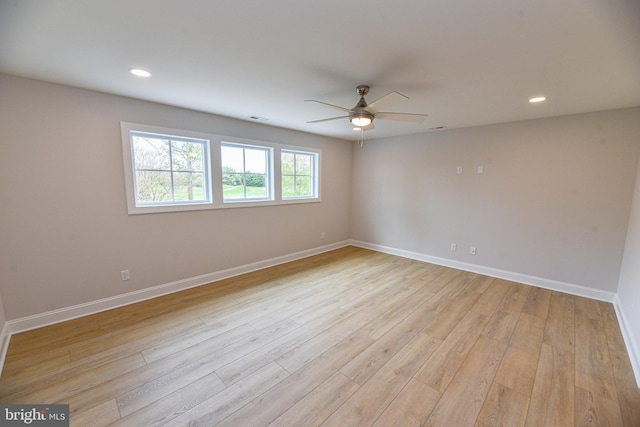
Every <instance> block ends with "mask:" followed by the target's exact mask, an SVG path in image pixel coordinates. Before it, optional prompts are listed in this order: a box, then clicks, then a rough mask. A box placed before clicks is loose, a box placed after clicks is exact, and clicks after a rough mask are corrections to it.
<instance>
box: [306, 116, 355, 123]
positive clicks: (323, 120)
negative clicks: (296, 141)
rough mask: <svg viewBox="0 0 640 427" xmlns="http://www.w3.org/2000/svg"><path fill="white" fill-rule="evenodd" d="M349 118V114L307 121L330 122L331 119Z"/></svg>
mask: <svg viewBox="0 0 640 427" xmlns="http://www.w3.org/2000/svg"><path fill="white" fill-rule="evenodd" d="M347 118H349V116H340V117H330V118H328V119H320V120H311V121H310V122H307V123H321V122H328V121H330V120H338V119H347Z"/></svg>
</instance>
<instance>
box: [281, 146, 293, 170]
mask: <svg viewBox="0 0 640 427" xmlns="http://www.w3.org/2000/svg"><path fill="white" fill-rule="evenodd" d="M293 159H294V154H293V153H288V152H285V151H283V152H282V155H281V156H280V163H281V164H282V175H293V172H294V163H293Z"/></svg>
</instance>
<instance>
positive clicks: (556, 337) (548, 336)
mask: <svg viewBox="0 0 640 427" xmlns="http://www.w3.org/2000/svg"><path fill="white" fill-rule="evenodd" d="M544 343H545V344H550V345H553V346H555V347H559V348H562V349H564V350H567V351H574V345H575V307H574V297H573V296H571V295H566V294H561V293H559V292H553V293H552V294H551V299H550V301H549V313H548V315H547V324H546V326H545V331H544Z"/></svg>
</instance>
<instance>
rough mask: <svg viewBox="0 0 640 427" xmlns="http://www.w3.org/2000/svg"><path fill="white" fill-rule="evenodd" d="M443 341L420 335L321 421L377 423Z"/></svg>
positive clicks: (356, 424) (356, 423)
mask: <svg viewBox="0 0 640 427" xmlns="http://www.w3.org/2000/svg"><path fill="white" fill-rule="evenodd" d="M439 345H440V340H439V339H438V338H435V337H431V336H429V335H427V334H425V333H422V332H421V333H419V334H418V335H416V337H415V338H414V339H413V340H411V342H410V343H408V344H407V345H406V346H405V347H404V348H403V349H402V350H400V351H399V352H398V353H396V355H395V356H394V357H392V358H391V359H390V360H389V362H387V364H385V365H384V366H383V367H382V368H381V369H380V370H379V371H378V372H376V374H375V375H373V377H371V378H370V379H369V381H367V382H366V383H365V384H364V385H363V386H362V387H360V388H359V389H358V390H357V391H356V392H355V393H354V394H353V395H352V396H351V397H350V398H349V399H347V401H346V402H345V403H344V404H343V405H342V406H341V407H340V408H338V410H337V411H336V412H334V413H333V414H332V415H331V416H330V417H329V418H328V419H327V420H326V421H325V422H324V423H322V424H321V425H323V426H326V427H329V426H336V425H340V426H345V427H346V426H358V427H360V426H369V425H371V424H373V423H374V422H375V420H376V419H377V418H378V417H379V416H380V414H381V413H382V411H384V409H385V408H386V407H387V406H388V405H389V404H390V403H391V402H392V401H393V400H394V399H395V398H396V396H397V395H398V394H399V393H400V391H401V390H402V389H403V388H404V387H405V385H406V384H407V383H408V382H409V381H410V380H411V378H412V377H413V376H414V375H415V373H416V372H417V371H418V369H420V367H421V366H422V365H423V364H424V363H425V362H426V361H427V359H428V358H429V356H430V355H432V354H433V353H434V352H435V351H436V349H437V348H438V346H439Z"/></svg>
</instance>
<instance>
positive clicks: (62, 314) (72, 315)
mask: <svg viewBox="0 0 640 427" xmlns="http://www.w3.org/2000/svg"><path fill="white" fill-rule="evenodd" d="M348 245H349V241H347V240H345V241H342V242H337V243H333V244H330V245H325V246H320V247H317V248H313V249H308V250H304V251H300V252H296V253H293V254H289V255H283V256H279V257H276V258H271V259H267V260H264V261H259V262H254V263H251V264H245V265H241V266H239V267H233V268H229V269H226V270H221V271H216V272H213V273H208V274H204V275H201V276H196V277H190V278H187V279H183V280H178V281H175V282H171V283H165V284H162V285H158V286H153V287H150V288H145V289H141V290H138V291H134V292H129V293H126V294H121V295H116V296H113V297H109V298H104V299H101V300H97V301H90V302H87V303H84V304H78V305H74V306H71V307H65V308H61V309H58V310H53V311H49V312H46V313H39V314H35V315H32V316H27V317H22V318H19V319H15V320H9V321H7V322H6V324H5V328H7V329H8V335H12V334H16V333H19V332H25V331H29V330H31V329H37V328H41V327H43V326H48V325H52V324H55V323H60V322H65V321H67V320H72V319H76V318H78V317H83V316H88V315H90V314H95V313H99V312H101V311H106V310H111V309H114V308H118V307H122V306H125V305H129V304H135V303H137V302H141V301H145V300H148V299H152V298H156V297H159V296H162V295H167V294H171V293H174V292H179V291H183V290H185V289H189V288H193V287H196V286H201V285H206V284H208V283H212V282H217V281H219V280H222V279H227V278H229V277H234V276H239V275H241V274H245V273H250V272H252V271H256V270H261V269H263V268H268V267H273V266H276V265H279V264H284V263H287V262H290V261H295V260H297V259H301V258H307V257H310V256H313V255H317V254H321V253H323V252H328V251H332V250H334V249H338V248H342V247H345V246H348ZM3 331H4V329H3ZM7 341H8V340H7ZM3 343H4V342H3Z"/></svg>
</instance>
